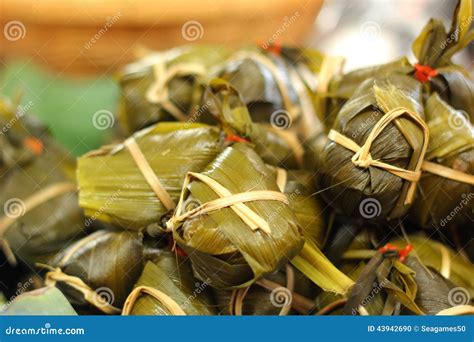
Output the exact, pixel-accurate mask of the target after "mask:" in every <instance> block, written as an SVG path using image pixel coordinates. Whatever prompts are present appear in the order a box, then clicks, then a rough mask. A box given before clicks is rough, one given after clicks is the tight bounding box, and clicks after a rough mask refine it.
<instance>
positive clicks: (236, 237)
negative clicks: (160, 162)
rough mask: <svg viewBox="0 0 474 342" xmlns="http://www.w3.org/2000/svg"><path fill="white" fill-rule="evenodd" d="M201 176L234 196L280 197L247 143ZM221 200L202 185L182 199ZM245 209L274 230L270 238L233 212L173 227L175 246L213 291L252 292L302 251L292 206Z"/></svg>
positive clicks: (260, 204)
mask: <svg viewBox="0 0 474 342" xmlns="http://www.w3.org/2000/svg"><path fill="white" fill-rule="evenodd" d="M236 166H237V167H236ZM201 174H202V175H205V176H208V177H210V178H211V179H212V180H214V181H216V182H218V183H219V184H221V185H222V186H223V187H225V188H226V189H227V190H228V191H230V193H232V194H238V193H242V192H247V191H251V190H252V191H258V190H270V191H275V192H278V187H277V184H276V181H275V180H274V179H273V178H272V177H271V171H270V170H269V169H268V168H267V167H266V166H265V164H264V163H263V161H262V159H261V158H260V157H259V156H258V155H257V154H256V153H255V151H253V150H252V149H251V147H250V146H248V144H246V143H236V144H234V145H232V146H230V147H228V148H226V149H225V150H224V151H223V152H222V153H221V154H220V155H218V156H217V157H216V159H215V160H214V161H213V162H212V163H210V164H209V165H208V166H207V167H206V169H205V170H204V171H203V172H202V173H201ZM187 190H189V195H188V194H187V193H186V191H187ZM217 198H218V196H217V194H216V193H215V192H214V191H213V190H212V189H211V188H210V187H209V186H208V185H207V184H205V183H203V182H202V181H200V180H197V179H195V180H192V181H191V182H190V184H189V186H188V187H187V189H185V192H184V193H183V196H182V199H183V200H185V201H187V203H189V202H190V201H193V202H197V203H199V204H204V203H207V202H209V201H212V200H215V199H217ZM245 205H246V206H247V207H248V208H250V209H251V210H253V211H254V212H255V213H256V214H257V215H258V216H260V217H261V218H262V219H263V220H264V221H265V222H267V223H268V224H269V227H270V232H266V231H262V230H261V229H256V230H253V229H251V227H249V226H248V225H247V223H244V221H243V220H242V219H241V217H239V216H238V215H237V214H236V213H235V212H234V211H233V209H232V208H229V207H226V208H222V209H220V210H215V211H212V212H209V213H208V214H207V215H199V216H197V217H196V218H188V219H185V220H184V222H180V221H173V220H171V221H170V222H172V224H170V222H168V223H169V224H170V225H171V226H172V228H173V236H174V238H175V240H176V242H177V243H178V245H179V246H180V247H181V248H183V249H184V251H185V252H186V253H187V254H188V255H189V257H190V259H191V261H192V263H193V269H194V273H195V275H196V276H197V278H199V279H200V280H202V281H205V280H206V279H208V278H209V279H210V280H211V282H212V285H213V287H217V288H236V287H245V286H248V285H250V284H251V283H253V282H254V281H255V280H257V279H259V278H260V277H262V276H264V275H265V274H268V273H272V272H274V271H275V270H277V269H278V268H280V267H281V266H282V265H283V264H284V263H286V262H287V261H288V260H289V259H291V258H292V257H294V256H295V255H296V254H297V253H298V251H299V250H300V249H301V247H302V245H303V237H302V235H301V227H300V226H299V224H298V222H297V219H296V217H295V216H294V214H293V213H292V212H291V210H290V208H289V206H288V205H287V204H285V203H283V202H280V201H273V200H255V201H252V202H248V203H245ZM178 214H180V213H178Z"/></svg>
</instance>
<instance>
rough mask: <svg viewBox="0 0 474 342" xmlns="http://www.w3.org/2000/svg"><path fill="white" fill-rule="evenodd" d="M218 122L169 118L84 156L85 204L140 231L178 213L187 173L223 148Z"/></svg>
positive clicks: (92, 213)
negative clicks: (176, 211) (197, 121)
mask: <svg viewBox="0 0 474 342" xmlns="http://www.w3.org/2000/svg"><path fill="white" fill-rule="evenodd" d="M223 143H224V141H223V139H222V138H221V135H220V131H219V130H218V129H217V128H216V127H210V126H206V125H203V124H184V123H178V122H163V123H159V124H157V125H154V126H151V127H149V128H147V129H145V130H142V131H140V132H138V133H136V134H135V135H134V136H132V137H131V138H129V139H127V140H126V141H125V142H124V143H123V144H119V145H116V146H105V147H104V148H102V149H99V150H98V151H94V152H91V153H88V154H86V155H85V156H83V157H81V158H79V161H78V168H77V178H78V183H79V204H80V206H81V207H83V208H84V210H85V214H86V216H88V217H89V220H91V221H93V220H95V219H98V220H101V221H104V222H108V223H112V224H115V225H118V226H121V227H122V228H125V229H130V230H138V229H140V228H143V227H146V226H148V225H151V224H154V223H160V222H161V221H160V220H161V218H162V217H163V216H164V215H166V214H168V213H169V212H172V211H173V210H174V207H175V203H176V202H177V200H178V198H179V194H180V193H181V186H182V183H183V180H184V178H185V176H186V173H187V172H200V171H201V170H202V169H204V167H206V165H208V164H209V163H210V162H211V161H212V160H213V159H214V158H215V156H216V155H217V154H218V153H219V152H220V151H221V150H222V148H223Z"/></svg>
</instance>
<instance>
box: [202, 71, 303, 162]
mask: <svg viewBox="0 0 474 342" xmlns="http://www.w3.org/2000/svg"><path fill="white" fill-rule="evenodd" d="M205 100H206V103H208V104H209V110H210V112H211V113H212V114H213V115H214V116H215V117H216V118H217V120H218V121H219V122H220V125H221V126H222V128H223V130H224V132H225V133H226V134H227V135H228V136H234V135H237V136H239V137H242V138H245V139H248V140H250V142H252V144H254V148H255V151H256V152H257V153H258V154H259V155H260V156H261V157H262V159H263V160H264V161H265V162H266V163H268V164H270V165H275V166H281V167H284V168H296V167H297V166H298V165H299V166H301V164H302V156H303V155H302V154H303V151H302V147H301V145H300V143H299V141H298V140H297V139H296V141H295V142H294V143H289V142H288V140H287V139H286V138H285V137H286V136H288V134H285V133H284V132H282V131H281V130H278V129H271V128H269V127H265V126H263V125H260V124H255V123H254V122H253V121H252V119H251V117H250V114H249V111H248V108H247V106H246V105H245V104H244V103H243V101H242V98H241V96H240V94H239V93H238V92H237V90H236V89H235V88H233V87H232V86H231V85H230V84H229V83H228V82H227V81H225V80H222V79H213V80H212V81H211V82H210V84H209V87H208V88H207V91H206V95H205ZM282 134H284V136H282ZM293 140H295V139H293ZM293 146H295V147H293ZM292 147H293V148H292Z"/></svg>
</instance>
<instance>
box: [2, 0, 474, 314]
mask: <svg viewBox="0 0 474 342" xmlns="http://www.w3.org/2000/svg"><path fill="white" fill-rule="evenodd" d="M470 20H472V3H471V1H470V0H467V1H466V0H461V1H460V2H459V3H458V5H457V7H456V9H455V12H454V16H453V21H452V25H451V27H450V29H449V30H448V31H446V29H445V28H444V26H443V24H442V23H441V22H440V21H438V20H434V19H433V20H431V21H430V22H429V23H428V24H427V25H426V26H425V28H424V29H423V31H422V33H421V34H420V36H419V37H418V38H417V39H416V40H415V42H414V44H413V52H414V54H415V56H416V59H417V61H416V63H414V64H412V63H410V61H409V60H408V58H400V59H398V60H395V61H392V62H389V63H386V64H383V65H379V66H373V67H369V68H364V69H361V70H355V71H352V72H349V73H343V72H342V67H343V64H344V60H343V59H342V58H339V57H330V56H326V55H324V54H321V53H319V52H317V51H315V50H311V49H300V48H293V47H285V46H283V47H282V46H279V45H278V44H273V45H271V46H265V47H250V46H247V47H243V48H240V49H234V50H229V49H227V48H225V47H221V46H192V47H179V48H175V49H172V50H169V51H164V52H159V53H151V52H148V53H146V54H145V55H144V56H142V58H140V59H139V60H138V61H137V62H135V63H133V64H131V65H128V66H126V67H125V68H124V69H122V70H121V72H120V73H119V82H120V89H121V97H120V103H119V114H118V119H119V122H120V124H121V126H122V129H123V132H124V133H125V136H123V141H122V142H120V143H117V142H114V143H113V144H109V145H105V146H103V147H101V148H99V149H97V150H94V151H90V152H89V153H87V154H85V155H83V156H81V157H79V159H78V162H77V165H75V163H74V162H73V161H72V160H71V158H70V157H69V155H68V154H67V153H65V152H64V151H62V150H61V149H60V148H59V147H58V146H57V145H56V143H54V141H53V140H52V138H51V136H50V135H49V133H48V132H47V131H46V130H45V129H44V128H43V127H42V126H41V125H39V124H38V123H37V122H36V121H34V120H33V119H32V118H29V117H28V116H23V114H24V113H23V112H22V108H21V107H16V106H15V105H13V104H12V103H11V102H9V101H8V100H4V99H1V100H0V124H1V125H2V127H3V129H2V131H1V132H0V133H1V134H0V147H1V150H0V172H1V175H2V176H1V179H0V183H1V188H0V204H1V205H2V206H3V208H4V215H3V216H2V217H0V246H1V251H2V253H1V254H0V281H1V282H0V283H1V284H3V285H6V286H4V287H3V288H0V304H1V305H2V307H1V308H0V310H1V311H2V313H3V314H7V315H8V314H12V315H13V314H51V315H62V314H108V315H119V314H121V315H288V314H291V315H338V314H343V315H405V314H411V315H413V314H416V315H425V314H439V315H464V314H474V307H473V305H472V304H473V302H472V298H474V279H473V276H472V275H473V274H474V266H473V264H472V262H473V259H474V244H472V242H471V243H470V244H469V243H468V244H466V243H465V241H473V239H472V238H473V237H474V232H473V230H472V222H473V219H474V218H473V217H474V216H473V214H474V179H473V178H474V176H473V171H474V164H473V162H474V134H473V132H474V128H473V124H474V122H473V121H472V120H473V113H474V90H473V89H474V88H473V84H474V81H473V79H472V78H471V76H470V75H469V73H468V72H467V70H465V69H463V68H462V67H461V66H459V65H456V64H454V63H453V62H452V61H451V58H452V56H453V55H454V54H455V53H456V52H458V51H460V50H461V49H462V48H464V47H465V46H467V45H468V44H469V43H470V42H471V41H472V39H473V38H474V32H473V31H469V26H470V25H469V24H470ZM440 48H441V51H438V50H439V49H440ZM52 166H53V167H52ZM76 179H77V184H76V183H75V181H76ZM77 190H78V194H77ZM35 273H39V274H40V275H41V276H38V274H35ZM24 284H26V285H24ZM20 285H21V287H20ZM19 293H20V294H21V295H18V294H19ZM12 297H16V299H15V300H13V301H10V300H9V299H10V298H12Z"/></svg>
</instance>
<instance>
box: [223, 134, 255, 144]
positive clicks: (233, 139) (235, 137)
mask: <svg viewBox="0 0 474 342" xmlns="http://www.w3.org/2000/svg"><path fill="white" fill-rule="evenodd" d="M225 141H230V142H245V143H249V142H250V141H249V140H247V139H245V138H242V137H239V136H238V135H228V136H226V137H225Z"/></svg>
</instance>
